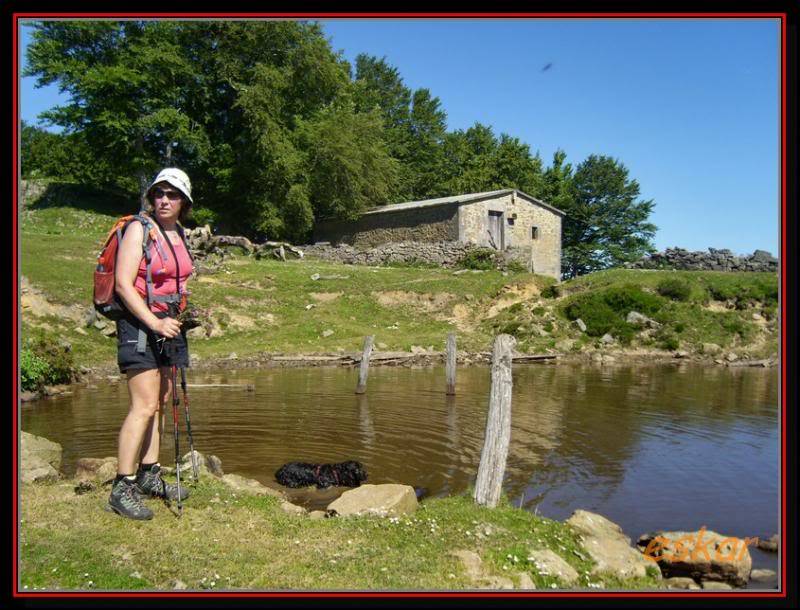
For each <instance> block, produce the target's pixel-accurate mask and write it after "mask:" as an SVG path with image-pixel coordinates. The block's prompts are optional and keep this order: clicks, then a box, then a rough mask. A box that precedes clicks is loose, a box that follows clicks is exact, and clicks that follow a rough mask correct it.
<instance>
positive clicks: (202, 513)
mask: <svg viewBox="0 0 800 610" xmlns="http://www.w3.org/2000/svg"><path fill="white" fill-rule="evenodd" d="M74 485H75V481H63V482H59V483H49V484H47V483H45V484H30V485H25V486H23V487H22V490H21V495H22V503H21V506H22V514H21V517H22V525H21V530H20V570H19V572H20V578H21V584H22V587H23V588H27V590H29V591H32V590H33V589H34V588H37V589H60V590H70V589H78V590H88V589H94V590H103V589H125V590H128V589H171V588H172V586H173V583H174V581H175V580H180V581H182V582H184V583H185V584H186V585H187V586H188V588H189V589H208V590H220V589H253V590H275V589H292V590H342V589H344V590H436V589H438V590H442V589H444V590H451V589H454V590H458V589H469V588H475V584H474V583H473V582H472V580H471V579H470V578H469V576H468V574H467V573H466V572H465V570H464V568H463V566H462V564H461V562H460V560H459V559H458V558H457V557H454V556H453V555H451V554H450V552H451V551H455V550H471V551H474V552H476V553H477V554H478V555H479V556H480V557H481V558H482V560H483V567H484V569H485V571H486V573H487V574H493V575H496V576H505V577H508V578H511V579H512V580H513V581H516V580H517V579H518V573H519V572H523V571H524V572H527V573H528V574H529V575H530V576H531V578H532V579H533V581H534V583H536V585H537V588H540V589H544V588H547V589H549V588H550V586H551V584H553V583H555V584H556V585H557V586H561V585H562V584H563V583H559V582H558V581H557V580H555V579H554V578H553V577H552V576H548V575H541V574H539V573H538V571H537V570H536V568H535V566H534V565H533V564H532V563H530V562H528V561H527V557H528V551H529V550H533V549H544V548H548V549H551V550H553V551H554V552H555V553H557V554H558V555H560V556H561V557H562V558H563V559H564V560H565V561H567V562H568V563H570V565H572V566H573V567H574V568H575V569H576V570H577V572H578V574H579V582H578V585H577V586H578V587H585V586H588V583H589V582H593V583H597V582H602V583H605V584H606V586H612V585H615V584H619V583H615V581H614V579H613V578H611V577H608V576H602V577H598V576H590V575H589V571H590V570H591V567H592V565H593V564H592V563H591V560H589V559H588V558H587V555H586V553H585V552H584V551H583V550H582V548H581V546H580V543H579V541H578V538H577V536H576V535H575V533H574V532H573V531H572V530H571V529H570V528H569V527H568V526H566V525H565V524H563V523H560V522H557V521H552V520H549V519H544V518H541V517H538V516H535V515H533V514H531V513H529V512H526V511H523V510H520V509H517V508H514V507H512V506H510V505H509V504H508V503H507V502H506V501H505V500H504V501H503V502H501V504H500V506H498V507H497V508H495V509H488V508H485V507H479V506H477V505H475V504H474V503H473V501H472V499H471V497H469V496H467V495H463V496H456V497H450V498H441V499H436V498H433V499H430V500H427V501H424V502H423V503H422V504H421V505H420V506H419V508H418V510H417V511H416V512H415V513H413V514H411V515H408V516H403V517H399V518H391V519H388V518H376V517H353V518H333V519H321V520H312V519H309V518H306V517H297V516H289V515H287V514H285V513H284V512H283V511H282V510H281V509H280V507H279V501H278V500H276V499H275V498H272V497H265V496H252V495H244V494H241V493H236V492H234V491H233V490H231V489H230V488H229V487H227V486H226V485H224V484H223V483H221V482H219V481H218V480H216V479H214V478H213V477H206V478H202V479H201V481H200V483H199V484H198V485H197V487H196V488H195V489H194V490H193V495H192V497H191V498H189V499H188V500H187V501H186V502H185V503H184V513H183V516H182V517H181V518H180V519H178V518H176V517H174V516H173V515H172V514H171V513H170V512H169V511H168V509H167V508H166V507H165V506H164V504H163V503H161V502H159V501H157V500H148V505H149V506H151V508H153V510H154V512H155V513H156V514H155V518H154V519H153V520H152V521H147V522H134V521H130V520H127V519H123V518H120V517H119V516H117V515H114V514H112V513H108V512H105V511H104V510H103V509H102V506H103V504H104V502H105V501H106V499H107V495H108V489H107V488H99V489H96V490H94V491H91V492H89V493H86V494H83V495H80V496H78V495H75V494H74V492H73V490H72V487H73V486H74ZM579 555H580V556H579ZM514 556H516V557H517V561H514V559H513V557H514ZM655 585H656V581H655V580H654V579H652V578H644V579H638V580H635V581H631V582H628V583H625V586H626V587H628V588H642V587H653V586H655Z"/></svg>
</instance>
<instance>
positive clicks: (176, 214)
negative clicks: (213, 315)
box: [108, 168, 193, 519]
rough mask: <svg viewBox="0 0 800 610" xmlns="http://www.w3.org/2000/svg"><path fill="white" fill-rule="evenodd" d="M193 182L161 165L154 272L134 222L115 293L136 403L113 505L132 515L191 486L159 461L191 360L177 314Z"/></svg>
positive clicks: (120, 345)
mask: <svg viewBox="0 0 800 610" xmlns="http://www.w3.org/2000/svg"><path fill="white" fill-rule="evenodd" d="M191 189H192V186H191V182H190V181H189V177H188V176H187V175H186V174H185V173H184V172H183V171H181V170H179V169H176V168H167V169H164V170H162V171H161V172H160V173H159V174H158V175H157V176H156V178H155V180H153V182H152V184H151V185H150V186H149V187H148V189H147V193H146V199H147V202H148V204H149V206H148V207H149V210H147V211H148V216H149V218H151V219H152V220H153V221H155V223H154V227H155V230H153V231H151V232H150V236H151V238H150V239H151V241H150V243H149V248H148V252H149V258H150V265H149V270H150V274H149V275H150V277H148V265H147V261H146V259H147V257H146V256H145V252H144V250H143V243H145V242H144V241H143V240H144V239H145V231H148V228H147V227H145V225H144V224H143V223H141V222H131V223H130V224H129V225H128V228H127V229H126V230H125V234H124V236H123V238H122V241H121V242H120V245H119V253H118V257H117V264H116V273H115V282H116V293H117V296H118V297H119V299H120V300H121V301H122V303H123V304H124V305H125V307H126V309H127V312H126V315H124V316H123V317H122V318H121V319H120V320H118V321H117V362H118V364H119V369H120V372H122V373H126V374H127V377H128V393H129V394H130V401H131V402H130V409H129V411H128V415H127V417H126V418H125V421H124V422H123V424H122V429H121V430H120V432H119V448H118V466H117V476H116V478H115V479H114V484H113V487H112V489H111V496H110V497H109V500H108V505H109V508H110V509H111V510H113V511H114V512H116V513H118V514H120V515H122V516H124V517H128V518H131V519H152V518H153V511H152V510H150V509H149V508H148V507H147V506H145V505H144V504H143V503H142V496H145V497H147V496H155V497H161V498H164V497H166V498H169V499H170V500H177V499H179V493H180V499H181V500H183V499H185V498H187V497H188V496H189V492H188V490H186V489H184V488H181V489H180V490H179V489H178V486H177V485H173V484H168V483H165V482H164V481H163V479H162V478H161V473H160V465H159V463H158V453H159V439H160V420H161V418H160V417H159V416H158V415H159V413H160V410H161V409H162V408H163V405H164V404H165V403H166V401H167V398H168V397H169V395H170V392H171V390H172V388H171V385H172V383H171V379H172V375H171V370H172V366H173V365H176V366H178V367H184V366H188V365H189V352H188V346H187V343H186V334H185V332H183V331H182V330H181V323H180V322H179V321H178V320H177V319H176V317H177V313H178V311H179V309H180V303H181V301H182V300H183V301H184V302H185V299H183V298H182V297H184V296H185V294H186V280H187V279H188V278H189V275H190V274H191V273H192V270H193V267H192V261H191V258H190V256H189V252H188V251H187V249H186V244H185V242H184V240H183V237H182V233H183V229H182V228H181V226H180V225H179V224H178V223H179V221H183V220H184V219H185V218H186V216H187V214H188V212H189V210H190V209H191V206H192V190H191Z"/></svg>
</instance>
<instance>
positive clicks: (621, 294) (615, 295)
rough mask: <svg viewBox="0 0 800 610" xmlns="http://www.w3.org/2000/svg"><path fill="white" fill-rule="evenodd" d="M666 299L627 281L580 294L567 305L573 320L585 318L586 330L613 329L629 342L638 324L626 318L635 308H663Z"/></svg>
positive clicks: (593, 332) (589, 332) (595, 333)
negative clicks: (628, 321)
mask: <svg viewBox="0 0 800 610" xmlns="http://www.w3.org/2000/svg"><path fill="white" fill-rule="evenodd" d="M662 302H663V301H662V299H661V297H659V296H656V295H654V294H649V293H647V292H644V291H643V290H642V289H641V288H639V287H638V286H636V285H634V284H624V285H622V286H618V287H612V288H608V289H606V290H604V291H602V292H595V293H589V294H585V295H580V296H578V297H576V298H575V299H574V300H573V301H572V302H571V303H569V304H568V305H566V306H565V307H564V314H565V315H566V316H567V318H569V319H570V320H577V319H578V318H580V319H581V320H583V322H584V324H586V334H587V335H589V336H591V337H602V336H603V335H604V334H606V333H610V334H611V335H613V336H614V337H616V338H617V340H618V341H619V342H620V343H622V344H625V345H627V344H628V343H630V341H631V339H632V338H633V337H634V335H635V334H636V328H634V327H633V326H631V325H630V324H628V323H627V322H626V321H625V318H626V317H627V315H628V313H630V312H631V311H632V310H635V311H638V312H640V313H642V314H649V315H652V314H654V313H656V312H657V311H658V310H659V309H660V307H661V304H662Z"/></svg>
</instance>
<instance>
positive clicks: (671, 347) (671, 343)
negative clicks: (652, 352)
mask: <svg viewBox="0 0 800 610" xmlns="http://www.w3.org/2000/svg"><path fill="white" fill-rule="evenodd" d="M659 346H660V347H661V349H665V350H668V351H671V352H674V351H675V350H676V349H678V348H679V347H680V343H679V341H678V338H677V337H676V336H675V335H665V336H664V337H662V339H661V341H660V342H659Z"/></svg>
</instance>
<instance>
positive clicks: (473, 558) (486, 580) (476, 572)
mask: <svg viewBox="0 0 800 610" xmlns="http://www.w3.org/2000/svg"><path fill="white" fill-rule="evenodd" d="M450 554H451V555H453V556H454V557H458V558H459V559H460V560H461V563H462V565H463V566H464V571H465V572H466V573H467V576H468V577H469V579H470V580H471V581H472V583H473V584H474V585H475V587H476V588H478V589H513V588H514V582H513V581H512V580H511V579H510V578H506V577H505V576H495V575H493V574H490V573H488V572H487V571H486V569H485V568H484V567H483V562H482V561H481V558H480V556H479V555H478V554H477V553H476V552H475V551H467V550H458V551H452V552H451V553H450ZM526 576H527V574H526ZM528 580H529V581H530V578H528ZM520 584H522V581H520ZM529 584H531V585H533V582H530V583H529ZM533 588H534V589H535V588H536V586H535V585H534V586H533Z"/></svg>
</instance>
